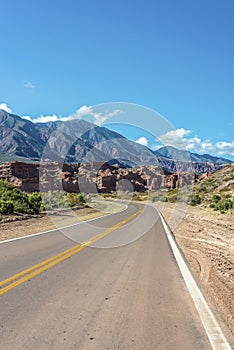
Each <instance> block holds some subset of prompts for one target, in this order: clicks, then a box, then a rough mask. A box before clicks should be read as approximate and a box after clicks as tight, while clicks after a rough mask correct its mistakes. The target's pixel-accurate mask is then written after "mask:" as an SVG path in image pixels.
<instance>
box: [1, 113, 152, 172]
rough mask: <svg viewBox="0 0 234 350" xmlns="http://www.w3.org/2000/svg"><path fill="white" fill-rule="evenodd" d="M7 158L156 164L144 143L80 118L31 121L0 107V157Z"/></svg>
mask: <svg viewBox="0 0 234 350" xmlns="http://www.w3.org/2000/svg"><path fill="white" fill-rule="evenodd" d="M1 155H2V156H4V161H6V160H7V159H6V158H7V156H9V160H13V158H14V157H15V158H16V160H17V158H18V157H21V158H20V159H19V160H23V159H22V157H23V158H25V159H30V160H34V161H39V160H41V159H42V160H45V161H58V162H66V163H77V162H83V163H88V162H104V161H112V159H118V160H119V161H123V163H124V164H128V166H136V165H139V164H144V163H147V164H157V157H156V155H155V154H154V153H153V152H152V151H151V150H150V149H148V148H147V147H145V146H142V145H139V144H137V143H135V142H133V141H130V140H128V139H126V138H125V137H123V136H122V135H120V134H118V133H116V132H114V131H111V130H109V129H107V128H103V127H99V126H96V125H94V124H91V123H89V122H87V121H84V120H70V121H66V122H61V121H57V122H49V123H32V122H30V121H28V120H25V119H22V118H20V117H19V116H16V115H13V114H10V113H7V112H5V111H3V110H0V157H1Z"/></svg>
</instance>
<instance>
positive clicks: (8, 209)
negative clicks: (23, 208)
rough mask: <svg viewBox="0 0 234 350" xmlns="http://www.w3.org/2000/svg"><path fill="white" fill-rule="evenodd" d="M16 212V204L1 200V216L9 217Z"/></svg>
mask: <svg viewBox="0 0 234 350" xmlns="http://www.w3.org/2000/svg"><path fill="white" fill-rule="evenodd" d="M13 212H14V204H13V202H12V201H10V200H8V201H4V200H2V199H1V200H0V214H3V215H9V214H12V213H13Z"/></svg>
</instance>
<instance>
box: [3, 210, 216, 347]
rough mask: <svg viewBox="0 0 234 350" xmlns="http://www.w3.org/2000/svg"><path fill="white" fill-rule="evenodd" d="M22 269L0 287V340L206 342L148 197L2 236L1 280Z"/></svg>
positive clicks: (45, 343) (11, 343) (30, 343)
mask: <svg viewBox="0 0 234 350" xmlns="http://www.w3.org/2000/svg"><path fill="white" fill-rule="evenodd" d="M136 214H137V215H136ZM128 218H130V219H128ZM103 232H106V234H105V235H103V236H102V237H101V236H100V235H102V234H103ZM97 235H99V237H101V238H100V239H98V240H96V241H93V242H92V239H93V237H95V236H96V237H97ZM82 242H90V243H88V244H86V245H82ZM88 245H91V246H88ZM107 248H108V249H107ZM64 252H65V253H64ZM67 252H68V253H67ZM71 252H73V253H74V254H71ZM57 256H59V257H58V258H57ZM54 257H55V258H54ZM62 258H64V259H62ZM47 260H48V261H49V262H48V263H45V264H44V265H42V267H43V268H45V267H46V268H45V269H44V270H42V271H40V269H41V268H42V267H41V266H39V267H38V268H35V269H32V268H34V267H35V266H37V265H40V264H41V263H43V262H45V261H47ZM57 261H58V262H57ZM52 262H54V265H52V266H51V267H49V268H47V266H49V264H51V263H52ZM29 269H32V270H31V271H30V272H29V273H28V275H27V274H26V273H25V274H23V275H22V276H20V277H18V280H19V279H22V278H25V281H24V282H22V283H20V284H19V285H16V286H14V285H13V287H12V288H11V289H10V290H9V291H6V292H4V293H3V294H2V295H1V296H0V308H1V314H0V348H1V349H4V350H8V349H9V350H13V349H14V350H15V349H39V350H41V349H45V350H48V349H49V350H50V349H56V350H57V349H63V350H67V349H85V350H87V349H88V350H89V349H97V350H99V349H101V350H105V349H111V350H112V349H121V350H124V349H137V350H138V349H139V350H142V349H146V350H152V349H158V350H163V349H168V350H174V349H180V350H183V349H184V350H190V349H193V350H196V349H197V350H198V349H199V350H200V349H207V350H210V349H211V346H210V343H209V341H208V338H207V336H206V333H205V330H204V328H203V326H202V324H201V321H200V318H199V315H198V313H197V311H196V309H195V307H194V304H193V301H192V299H191V297H190V295H189V292H188V290H187V288H186V286H185V283H184V281H183V278H182V276H181V273H180V270H179V268H178V266H177V264H176V261H175V259H174V256H173V254H172V251H171V248H170V246H169V243H168V240H167V237H166V235H165V232H164V228H163V225H162V223H161V220H160V219H159V216H158V214H157V212H156V211H155V210H154V209H153V208H152V207H148V206H145V207H144V208H143V210H140V208H139V205H138V204H130V205H129V207H128V209H127V210H125V211H123V212H122V213H118V214H115V215H112V216H107V217H103V218H100V219H98V220H95V221H93V222H92V224H90V225H86V224H85V223H84V224H81V225H78V226H73V227H71V228H68V229H67V230H65V232H63V233H61V232H59V231H54V232H50V233H48V234H44V235H40V236H34V237H29V238H26V239H21V240H17V241H13V242H8V243H4V244H0V273H1V281H6V279H8V278H10V277H11V276H15V275H18V274H20V273H21V272H24V271H27V270H29ZM35 271H39V272H38V274H36V275H35V276H34V275H32V278H31V277H30V275H29V274H31V273H34V272H35ZM27 276H29V278H28V279H27V278H26V277H27ZM14 281H15V280H13V281H10V282H8V284H6V285H12V284H13V283H14ZM6 285H5V284H4V285H3V286H2V287H1V288H5V286H6Z"/></svg>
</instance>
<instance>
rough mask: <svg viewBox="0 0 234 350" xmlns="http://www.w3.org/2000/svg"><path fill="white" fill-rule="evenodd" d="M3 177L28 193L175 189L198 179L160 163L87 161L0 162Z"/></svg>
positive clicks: (191, 174)
mask: <svg viewBox="0 0 234 350" xmlns="http://www.w3.org/2000/svg"><path fill="white" fill-rule="evenodd" d="M0 178H2V179H5V180H7V181H8V182H11V183H13V184H14V185H16V186H17V187H19V188H20V189H21V190H23V191H25V192H29V193H30V192H34V191H43V192H44V191H49V190H52V191H58V190H64V191H66V192H75V193H78V192H84V193H96V192H102V193H110V192H115V191H131V192H133V191H134V192H146V191H156V190H158V189H173V188H178V187H182V186H185V185H189V184H192V183H194V182H196V181H197V180H198V176H196V175H195V174H193V173H168V172H166V171H164V170H163V169H162V168H161V167H159V166H153V165H150V166H141V167H137V168H125V167H123V166H121V165H120V164H114V165H110V164H109V163H103V164H102V163H88V164H81V163H78V164H62V163H56V162H50V163H46V164H41V165H40V164H29V163H22V162H8V163H4V164H1V165H0Z"/></svg>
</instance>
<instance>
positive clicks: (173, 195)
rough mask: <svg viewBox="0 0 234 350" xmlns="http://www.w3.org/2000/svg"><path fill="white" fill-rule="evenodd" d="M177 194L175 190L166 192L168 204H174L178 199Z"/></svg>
mask: <svg viewBox="0 0 234 350" xmlns="http://www.w3.org/2000/svg"><path fill="white" fill-rule="evenodd" d="M178 193H179V190H178V189H177V188H176V189H173V190H169V191H168V192H166V201H167V202H170V203H175V202H176V201H177V198H178Z"/></svg>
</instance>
